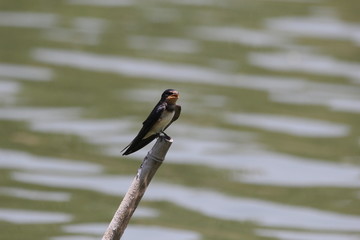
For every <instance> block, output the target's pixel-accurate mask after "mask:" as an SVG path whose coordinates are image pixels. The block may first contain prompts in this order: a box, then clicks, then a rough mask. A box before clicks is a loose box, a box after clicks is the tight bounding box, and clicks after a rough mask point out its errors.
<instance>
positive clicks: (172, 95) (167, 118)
mask: <svg viewBox="0 0 360 240" xmlns="http://www.w3.org/2000/svg"><path fill="white" fill-rule="evenodd" d="M178 98H179V92H178V91H176V90H174V89H166V90H165V91H164V92H163V94H162V95H161V99H160V101H159V102H158V103H157V104H156V106H155V107H154V109H153V110H152V111H151V113H150V115H149V116H148V117H147V118H146V120H145V121H144V122H143V126H142V128H141V129H140V131H139V133H138V134H137V136H136V137H135V138H134V140H132V142H131V143H130V144H129V145H128V146H127V147H125V148H124V149H123V150H122V151H121V152H123V151H125V150H126V151H125V152H124V153H123V155H129V154H131V153H133V152H136V151H137V150H139V149H141V148H143V147H144V146H146V145H147V144H149V143H150V142H151V141H153V140H154V139H155V138H157V137H159V136H160V133H163V134H164V135H165V137H167V138H170V137H169V136H168V135H166V133H165V132H164V131H165V129H167V128H168V127H169V126H170V124H172V123H173V122H174V121H176V120H177V119H178V118H179V116H180V112H181V106H180V105H177V104H176V101H177V100H178Z"/></svg>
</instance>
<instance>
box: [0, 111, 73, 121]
mask: <svg viewBox="0 0 360 240" xmlns="http://www.w3.org/2000/svg"><path fill="white" fill-rule="evenodd" d="M79 114H80V109H78V108H33V107H14V108H13V107H11V108H10V107H6V108H0V119H2V120H14V121H29V122H39V121H47V122H49V121H54V120H61V119H73V118H75V117H78V116H79Z"/></svg>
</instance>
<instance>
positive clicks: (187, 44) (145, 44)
mask: <svg viewBox="0 0 360 240" xmlns="http://www.w3.org/2000/svg"><path fill="white" fill-rule="evenodd" d="M127 41H128V43H127V45H128V46H129V48H133V49H137V50H148V51H154V52H157V51H164V52H174V53H195V52H198V51H199V49H200V46H199V44H198V43H197V42H195V41H194V40H190V39H180V38H167V37H156V38H155V37H146V36H128V38H127Z"/></svg>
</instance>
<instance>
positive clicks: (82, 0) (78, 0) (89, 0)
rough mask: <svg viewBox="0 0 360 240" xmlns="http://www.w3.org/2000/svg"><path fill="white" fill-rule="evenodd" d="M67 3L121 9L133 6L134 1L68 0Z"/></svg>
mask: <svg viewBox="0 0 360 240" xmlns="http://www.w3.org/2000/svg"><path fill="white" fill-rule="evenodd" d="M67 2H68V3H70V4H75V5H90V6H91V5H93V6H101V7H121V6H132V5H134V0H102V1H98V0H68V1H67Z"/></svg>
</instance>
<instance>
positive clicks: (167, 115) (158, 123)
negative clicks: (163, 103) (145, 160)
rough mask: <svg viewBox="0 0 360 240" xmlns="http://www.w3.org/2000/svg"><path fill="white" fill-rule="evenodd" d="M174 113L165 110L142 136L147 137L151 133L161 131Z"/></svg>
mask: <svg viewBox="0 0 360 240" xmlns="http://www.w3.org/2000/svg"><path fill="white" fill-rule="evenodd" d="M174 114H175V111H171V112H169V111H167V110H165V111H164V112H163V113H162V114H161V116H160V118H159V119H158V120H157V121H156V123H155V124H154V126H153V127H152V128H151V129H150V131H149V132H148V133H147V134H146V135H145V137H144V138H148V137H150V136H151V135H154V134H157V133H160V132H161V131H163V130H164V128H165V127H166V126H167V125H168V124H169V123H170V122H171V120H172V119H173V117H174Z"/></svg>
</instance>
